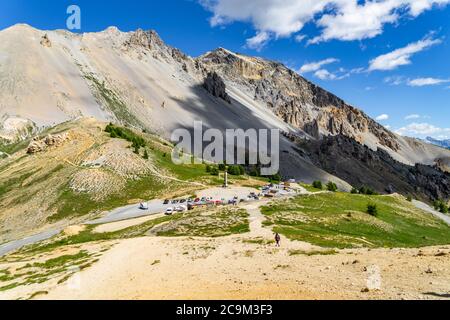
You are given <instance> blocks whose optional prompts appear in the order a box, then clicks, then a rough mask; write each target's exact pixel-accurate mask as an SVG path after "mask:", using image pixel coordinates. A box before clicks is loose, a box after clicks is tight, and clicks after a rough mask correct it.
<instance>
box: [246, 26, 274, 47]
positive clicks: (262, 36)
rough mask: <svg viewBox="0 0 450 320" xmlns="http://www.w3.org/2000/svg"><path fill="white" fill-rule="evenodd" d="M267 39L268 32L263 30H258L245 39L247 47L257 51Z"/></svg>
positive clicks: (268, 36) (268, 37)
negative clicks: (251, 36)
mask: <svg viewBox="0 0 450 320" xmlns="http://www.w3.org/2000/svg"><path fill="white" fill-rule="evenodd" d="M269 40H270V35H269V33H267V32H264V31H263V32H258V33H257V34H256V35H255V36H254V37H253V38H249V39H247V47H248V48H250V49H255V50H257V51H259V50H261V49H262V48H263V47H264V46H265V45H266V44H267V42H269Z"/></svg>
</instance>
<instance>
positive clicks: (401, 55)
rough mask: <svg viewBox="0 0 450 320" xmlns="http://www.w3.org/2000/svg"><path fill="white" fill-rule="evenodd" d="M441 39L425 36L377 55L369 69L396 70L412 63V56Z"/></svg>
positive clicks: (439, 41)
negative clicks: (402, 46)
mask: <svg viewBox="0 0 450 320" xmlns="http://www.w3.org/2000/svg"><path fill="white" fill-rule="evenodd" d="M441 42H442V41H441V40H439V39H431V38H425V39H423V40H419V41H417V42H414V43H410V44H408V45H407V46H406V47H404V48H400V49H396V50H394V51H392V52H389V53H387V54H383V55H381V56H378V57H376V58H375V59H373V60H371V61H370V65H369V69H368V70H369V71H375V70H380V71H386V70H394V69H397V68H398V67H400V66H405V65H408V64H411V57H412V56H413V55H414V54H416V53H419V52H421V51H423V50H425V49H428V48H430V47H432V46H434V45H436V44H439V43H441Z"/></svg>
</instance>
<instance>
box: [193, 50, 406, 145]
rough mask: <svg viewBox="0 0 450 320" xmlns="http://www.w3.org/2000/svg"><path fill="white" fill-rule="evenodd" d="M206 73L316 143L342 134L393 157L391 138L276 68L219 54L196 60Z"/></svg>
mask: <svg viewBox="0 0 450 320" xmlns="http://www.w3.org/2000/svg"><path fill="white" fill-rule="evenodd" d="M197 60H198V61H200V62H201V63H202V65H203V66H204V67H205V68H206V69H207V70H210V71H212V70H214V72H217V74H218V75H220V77H222V78H223V79H226V80H227V81H230V82H232V83H234V84H237V85H238V86H240V87H243V88H246V90H247V91H248V92H250V93H253V94H254V99H255V100H257V101H260V102H261V103H264V104H266V105H267V106H268V108H270V109H271V110H272V111H273V112H274V113H275V114H276V115H277V116H278V117H279V118H281V119H282V120H284V121H285V122H287V123H288V124H290V125H292V126H294V127H296V128H298V129H300V130H303V131H305V132H306V133H308V134H310V135H311V136H313V137H315V138H318V139H319V138H321V137H323V136H328V135H338V134H342V135H345V136H347V137H350V138H353V139H355V140H356V141H359V142H362V140H363V139H364V137H365V136H366V134H367V133H371V134H373V135H374V136H375V137H376V138H378V140H379V142H380V144H382V145H384V146H387V147H389V148H391V149H392V150H394V151H397V150H398V149H399V148H400V146H399V144H398V142H397V139H396V137H395V135H394V134H393V133H391V132H390V131H388V130H387V129H386V128H384V127H383V126H381V125H379V124H378V123H376V122H375V121H374V120H372V119H371V118H369V117H368V116H367V115H366V114H364V113H363V112H362V111H360V110H358V109H356V108H354V107H352V106H350V105H348V104H347V103H346V102H345V101H344V100H342V99H340V98H338V97H337V96H335V95H333V94H332V93H330V92H328V91H326V90H324V89H322V88H321V87H319V86H317V85H315V84H313V83H311V82H309V81H308V80H306V79H304V78H303V77H301V76H300V75H299V74H297V73H296V72H294V71H292V70H290V69H288V68H286V67H285V66H284V65H282V64H281V63H277V62H273V61H267V60H264V59H260V58H254V57H248V56H243V55H240V54H236V53H233V52H230V51H228V50H226V49H223V48H219V49H217V50H215V51H212V52H209V53H207V54H206V55H204V56H202V57H199V58H198V59H197Z"/></svg>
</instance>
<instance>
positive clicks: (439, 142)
mask: <svg viewBox="0 0 450 320" xmlns="http://www.w3.org/2000/svg"><path fill="white" fill-rule="evenodd" d="M426 140H427V141H428V142H429V143H431V144H434V145H436V146H439V147H442V148H446V149H450V139H447V140H437V139H434V138H432V137H427V139H426Z"/></svg>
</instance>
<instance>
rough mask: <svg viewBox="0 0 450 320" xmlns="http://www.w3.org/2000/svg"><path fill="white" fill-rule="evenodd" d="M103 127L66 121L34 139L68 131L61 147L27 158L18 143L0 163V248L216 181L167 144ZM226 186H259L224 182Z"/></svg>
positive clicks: (87, 121) (134, 132)
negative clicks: (40, 231)
mask: <svg viewBox="0 0 450 320" xmlns="http://www.w3.org/2000/svg"><path fill="white" fill-rule="evenodd" d="M105 127H106V124H105V123H100V122H97V121H95V120H93V119H81V120H78V121H74V122H67V123H64V124H61V125H58V126H56V127H54V128H51V129H48V130H46V132H45V133H43V134H42V135H41V138H44V137H45V136H46V135H47V134H53V135H57V134H67V135H68V140H67V141H65V142H64V143H63V144H62V145H59V146H53V147H50V148H48V149H47V150H45V151H42V152H38V153H35V154H32V155H29V154H27V153H26V147H27V146H28V144H27V143H23V144H20V145H15V146H14V148H13V149H14V154H11V156H10V157H7V158H5V159H0V243H1V242H5V241H8V240H11V239H15V238H18V237H21V236H23V235H27V233H29V232H30V231H32V230H34V229H36V228H40V227H44V226H45V225H46V224H49V223H51V224H53V223H59V222H64V221H66V222H67V221H71V223H77V222H78V221H82V220H85V219H87V218H89V217H93V216H95V215H98V214H100V213H102V212H104V211H107V210H111V209H114V208H117V207H120V206H124V205H127V204H130V203H139V202H140V201H143V200H150V199H154V198H169V197H178V196H183V195H187V194H193V193H195V191H197V190H199V189H203V188H205V187H207V186H210V185H214V186H217V185H220V184H221V183H222V178H220V177H218V176H213V175H211V174H210V173H207V172H206V166H205V165H203V164H200V165H175V164H173V162H172V160H171V152H172V147H173V146H172V145H171V144H170V143H169V142H167V141H164V140H163V139H161V138H159V137H157V136H155V135H152V134H149V133H145V132H142V131H138V130H132V129H129V128H124V127H116V126H114V127H115V129H114V130H113V131H114V133H111V132H105ZM109 131H111V130H109ZM9 151H11V150H9ZM233 183H237V184H254V183H256V184H258V183H259V184H260V183H261V182H260V181H253V180H248V179H247V178H244V177H230V184H233Z"/></svg>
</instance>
